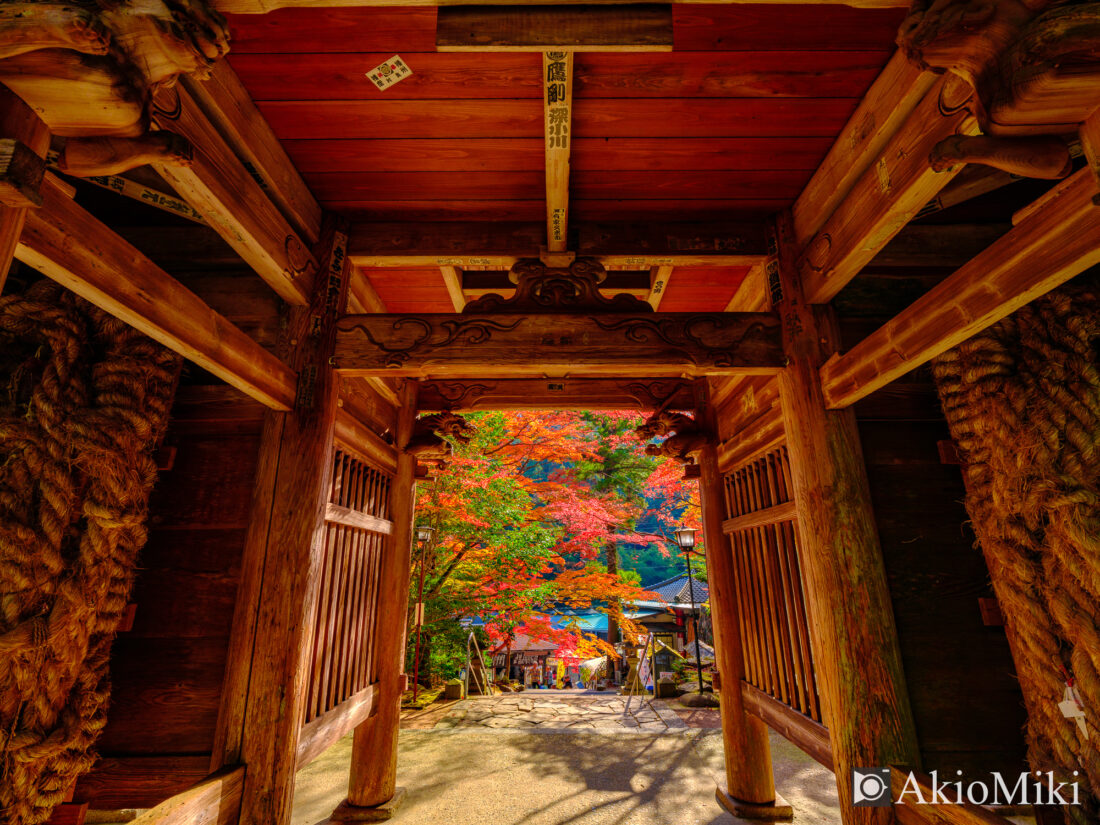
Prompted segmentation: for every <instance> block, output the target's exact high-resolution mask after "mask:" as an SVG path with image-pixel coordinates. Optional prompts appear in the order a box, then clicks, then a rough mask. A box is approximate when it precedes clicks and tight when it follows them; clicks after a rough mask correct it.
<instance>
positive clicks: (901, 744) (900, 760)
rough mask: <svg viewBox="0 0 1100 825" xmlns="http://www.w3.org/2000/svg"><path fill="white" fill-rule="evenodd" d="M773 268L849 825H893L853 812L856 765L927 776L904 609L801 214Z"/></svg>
mask: <svg viewBox="0 0 1100 825" xmlns="http://www.w3.org/2000/svg"><path fill="white" fill-rule="evenodd" d="M776 229H777V232H776V235H777V240H778V244H777V247H778V257H777V259H773V260H770V261H769V262H768V264H767V273H768V280H769V288H770V290H771V292H772V294H773V296H775V295H776V292H777V290H778V292H779V293H780V294H779V295H778V296H777V298H776V300H775V308H776V311H777V312H778V313H779V316H780V319H781V321H782V324H783V345H784V349H785V351H786V354H787V358H788V363H787V367H786V369H784V370H783V372H782V373H780V375H779V399H780V404H781V406H782V412H783V424H784V427H785V429H786V432H787V449H788V451H789V454H790V460H791V474H792V476H793V481H794V494H795V501H796V503H797V505H798V525H799V537H800V539H801V541H800V543H799V548H800V552H801V565H802V573H803V577H804V578H803V580H804V582H805V589H806V601H807V603H808V606H809V619H810V639H811V644H812V645H813V655H814V669H815V672H816V674H817V681H818V690H819V692H820V694H821V698H822V700H823V703H824V710H825V712H826V719H825V722H826V724H827V725H828V728H829V739H830V743H831V746H832V752H833V764H834V766H835V772H836V781H837V788H838V790H839V793H840V805H841V814H842V817H843V821H844V822H845V823H846V825H849V824H850V823H865V824H867V825H869V824H870V823H879V824H880V825H882V824H883V823H887V822H893V821H894V816H893V810H892V808H871V807H860V808H855V807H853V806H852V777H851V770H852V768H868V767H885V766H889V765H906V766H911V767H914V768H915V767H919V764H918V763H919V749H918V745H917V736H916V730H915V728H914V725H913V717H912V713H911V711H910V708H909V694H908V692H907V690H906V687H905V676H904V672H903V670H902V664H901V654H900V652H899V649H898V639H897V631H896V629H895V626H894V613H893V605H892V604H891V600H890V592H889V589H888V586H887V581H886V570H885V567H884V565H883V560H882V549H881V548H880V546H879V541H878V530H877V527H876V524H875V517H874V513H873V511H872V509H871V496H870V490H869V488H868V484H867V476H866V471H865V468H864V464H863V453H862V450H861V449H860V443H859V434H858V432H857V430H856V420H855V414H854V413H853V412H852V411H851V410H843V411H828V410H826V409H825V402H824V399H823V397H822V392H821V376H820V372H819V370H820V367H821V364H822V363H823V362H824V361H825V359H826V358H827V357H828V356H829V355H831V354H832V353H834V352H835V351H836V348H837V337H836V329H835V322H834V320H833V316H832V311H831V309H829V308H827V307H824V306H810V305H808V304H806V303H805V301H804V300H803V296H802V291H801V285H800V283H799V281H798V277H797V274H796V272H797V271H796V269H795V265H794V264H795V253H796V250H795V248H794V241H793V233H792V230H791V225H790V217H789V215H786V214H785V215H781V216H780V218H779V221H778V224H777V228H776Z"/></svg>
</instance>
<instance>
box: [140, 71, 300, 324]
mask: <svg viewBox="0 0 1100 825" xmlns="http://www.w3.org/2000/svg"><path fill="white" fill-rule="evenodd" d="M153 101H154V119H155V120H156V122H157V125H158V126H159V127H160V128H162V129H167V130H169V131H173V132H176V133H177V134H180V135H182V136H183V137H185V138H187V140H188V141H189V142H190V143H191V145H192V146H193V147H195V150H194V158H193V160H192V162H191V163H190V165H185V166H172V165H166V164H158V165H157V166H156V169H157V172H159V173H160V175H161V176H162V177H163V178H164V179H165V180H166V181H168V183H170V184H171V185H172V187H173V188H174V189H175V190H176V191H177V192H178V193H179V194H180V195H181V196H182V197H183V198H184V199H185V200H186V201H187V202H188V203H190V204H191V206H193V207H194V208H195V209H196V210H197V211H198V212H199V213H201V214H202V216H203V217H204V218H205V219H206V222H207V223H208V224H210V226H212V227H213V228H214V229H215V230H216V231H217V232H218V234H220V235H221V236H222V237H223V238H225V240H226V242H227V243H228V244H229V245H230V246H231V247H233V249H234V250H236V251H237V253H238V254H239V255H240V256H241V257H242V258H243V259H244V260H245V261H246V262H247V263H248V264H249V266H251V267H252V268H253V269H254V270H255V271H256V274H257V275H259V276H260V277H261V278H263V279H264V280H265V281H266V282H267V283H268V284H269V285H270V286H271V288H272V289H274V290H275V291H276V292H277V293H278V294H279V296H280V297H281V298H283V300H285V301H287V302H288V303H291V304H294V305H298V306H301V305H304V304H305V303H306V300H307V296H308V295H309V294H310V289H311V287H312V283H313V279H314V278H315V277H316V275H317V261H316V260H315V259H314V257H313V253H312V252H311V251H310V244H309V243H308V241H306V240H304V239H303V238H302V237H301V236H300V235H299V233H298V232H297V231H296V230H295V229H294V228H293V227H292V226H291V225H290V223H289V222H288V221H287V219H286V218H285V217H283V214H282V212H280V211H279V209H278V208H277V207H276V206H275V204H274V202H273V201H272V200H271V199H270V198H269V197H268V196H267V194H266V193H265V192H264V189H263V187H261V185H260V184H259V183H257V182H256V180H255V178H253V176H252V175H251V174H250V173H249V172H248V170H247V169H246V168H245V165H244V163H243V162H242V160H241V158H239V157H238V156H237V153H236V152H235V151H234V149H233V148H232V147H231V145H230V144H229V142H228V141H227V140H226V138H225V137H223V136H222V134H221V132H220V131H219V130H218V127H217V125H216V124H215V123H214V122H213V121H212V120H211V119H210V118H209V117H208V116H207V114H206V112H205V111H204V110H203V108H202V106H201V105H200V102H199V101H197V100H196V99H195V97H194V96H193V95H192V93H191V92H190V91H189V89H188V88H187V86H185V85H184V84H182V83H178V84H176V85H175V86H174V87H167V88H165V87H162V88H161V89H159V90H158V91H157V93H156V95H155V96H154V99H153ZM257 145H258V146H259V145H262V144H259V143H258V144H257Z"/></svg>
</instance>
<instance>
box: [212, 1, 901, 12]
mask: <svg viewBox="0 0 1100 825" xmlns="http://www.w3.org/2000/svg"><path fill="white" fill-rule="evenodd" d="M466 2H467V0H215V3H214V5H215V6H216V7H217V9H218V10H219V11H221V12H231V13H233V14H267V13H268V12H270V11H275V10H276V9H287V8H303V9H321V8H349V7H361V6H440V7H445V6H461V5H464V4H465V3H466ZM522 2H523V0H484V5H521V4H522ZM622 2H623V0H588V4H587V5H592V6H595V5H616V4H619V3H622ZM687 2H689V3H702V4H714V5H727V4H731V3H733V4H736V3H748V2H752V3H759V2H760V0H687ZM765 2H768V3H775V4H778V5H785V4H790V3H794V4H805V2H806V0H765ZM572 3H573V0H539V3H538V5H546V6H556V5H572ZM815 4H817V5H825V6H830V5H831V6H855V7H857V8H867V9H903V8H907V7H908V6H909V3H908V2H907V0H816V3H815Z"/></svg>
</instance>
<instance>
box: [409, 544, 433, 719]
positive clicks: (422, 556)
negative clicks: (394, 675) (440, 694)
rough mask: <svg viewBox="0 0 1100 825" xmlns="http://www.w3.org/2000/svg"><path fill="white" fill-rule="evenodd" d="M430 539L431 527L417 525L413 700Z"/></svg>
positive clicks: (418, 680)
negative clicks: (418, 570)
mask: <svg viewBox="0 0 1100 825" xmlns="http://www.w3.org/2000/svg"><path fill="white" fill-rule="evenodd" d="M431 540H432V528H431V527H428V526H426V525H423V524H421V525H418V526H417V528H416V543H417V544H418V545H419V546H420V588H419V590H418V591H417V594H416V656H415V659H416V664H414V665H413V668H414V669H413V702H416V697H417V694H418V693H419V692H420V628H421V626H422V625H423V624H424V566H425V565H424V563H425V562H426V561H427V559H426V558H425V554H424V547H425V545H427V543H428V542H429V541H431Z"/></svg>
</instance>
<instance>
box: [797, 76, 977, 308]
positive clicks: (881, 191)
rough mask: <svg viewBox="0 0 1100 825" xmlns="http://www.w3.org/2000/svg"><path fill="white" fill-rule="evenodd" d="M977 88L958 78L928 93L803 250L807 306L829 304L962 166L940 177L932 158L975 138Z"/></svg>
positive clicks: (944, 79)
mask: <svg viewBox="0 0 1100 825" xmlns="http://www.w3.org/2000/svg"><path fill="white" fill-rule="evenodd" d="M972 95H973V90H972V89H971V88H970V87H969V86H967V85H966V84H965V82H964V81H963V80H962V79H961V78H958V77H956V76H954V75H946V76H944V77H942V78H941V79H940V80H939V81H938V82H937V83H936V84H935V85H934V86H933V87H932V88H931V89H930V90H929V91H928V93H927V94H925V96H924V98H923V100H921V102H920V103H919V104H918V105H917V107H916V108H915V109H914V110H913V111H912V113H911V114H910V115H909V117H908V118H907V119H906V121H905V123H904V125H903V126H902V127H901V129H899V130H898V131H897V132H896V133H895V134H894V135H893V136H892V137H891V138H890V140H889V141H888V142H887V144H886V146H885V148H884V149H883V150H882V152H881V153H880V154H879V156H878V158H877V160H875V162H874V163H873V164H872V165H871V166H870V167H869V168H867V169H866V170H865V171H864V172H863V174H862V175H861V176H860V177H859V179H858V180H857V181H856V182H855V183H854V185H853V186H852V188H851V190H850V191H849V192H848V194H847V196H846V197H845V198H844V200H843V201H841V202H840V203H839V204H838V205H837V207H836V209H835V210H834V211H833V213H832V214H831V215H830V216H829V217H828V219H827V220H826V221H825V222H824V223H823V224H822V226H821V228H820V230H819V231H818V232H817V233H815V234H814V236H813V238H812V239H811V240H810V241H809V242H808V243H807V244H806V245H805V246H803V247H802V249H801V255H800V257H799V261H798V272H799V276H800V278H801V280H802V283H803V289H804V290H805V294H806V300H808V301H810V302H811V303H815V304H823V303H828V302H829V301H830V300H832V298H833V297H834V296H835V295H836V294H837V293H838V292H840V290H841V289H843V288H844V286H846V285H847V284H848V282H849V281H851V280H852V278H854V277H855V276H856V275H857V274H858V273H859V271H860V270H861V269H862V268H863V267H864V265H866V264H867V263H868V262H869V261H870V260H871V259H872V258H873V257H874V256H875V255H876V254H877V253H878V252H879V250H881V249H882V248H883V247H884V246H885V245H886V244H887V243H888V242H889V241H890V239H891V238H893V237H894V236H895V235H896V234H897V233H898V232H899V231H900V230H901V229H902V227H904V226H905V225H906V224H907V223H909V221H910V220H912V219H913V217H914V216H915V215H916V214H917V213H918V212H920V210H921V209H922V208H923V207H924V206H925V204H927V203H928V201H930V200H931V199H932V198H933V197H934V196H935V195H936V193H937V192H939V191H940V189H942V188H943V187H944V186H946V185H947V184H948V183H950V182H951V179H952V178H953V177H954V176H955V175H956V174H958V172H959V171H960V170H961V169H962V166H957V167H954V168H953V169H951V170H948V171H944V172H934V171H932V167H931V165H930V163H929V160H928V156H929V153H930V152H931V151H932V147H934V146H935V145H936V144H937V143H938V142H939V141H941V140H943V139H944V138H947V137H950V136H951V135H954V134H968V135H969V134H975V133H976V132H977V128H978V127H977V123H976V121H975V120H974V118H973V117H972V116H971V115H970V113H969V111H968V110H967V109H966V104H967V103H968V102H969V100H970V97H971V96H972Z"/></svg>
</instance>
